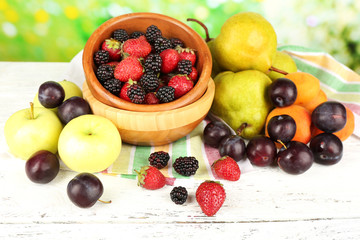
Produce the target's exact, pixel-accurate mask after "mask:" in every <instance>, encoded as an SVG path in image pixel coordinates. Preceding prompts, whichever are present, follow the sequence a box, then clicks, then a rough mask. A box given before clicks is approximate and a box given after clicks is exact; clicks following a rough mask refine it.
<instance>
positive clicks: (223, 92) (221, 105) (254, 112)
mask: <svg viewBox="0 0 360 240" xmlns="http://www.w3.org/2000/svg"><path fill="white" fill-rule="evenodd" d="M214 81H215V96H214V101H213V105H212V106H211V112H212V113H214V114H215V115H217V116H219V117H220V118H222V119H223V120H224V121H225V122H226V123H227V124H229V125H230V127H231V128H233V129H234V130H235V131H237V130H238V129H239V128H244V127H245V128H244V129H242V130H241V133H239V134H240V136H242V137H243V138H246V139H250V138H252V137H254V136H256V135H258V134H260V133H261V131H262V130H263V128H264V125H265V120H266V117H267V115H268V113H269V111H270V110H271V108H272V106H271V103H270V101H269V100H268V96H267V88H268V86H269V85H270V84H271V82H272V81H271V79H270V78H269V77H268V76H267V75H266V74H265V73H263V72H260V71H257V70H245V71H240V72H237V73H234V72H231V71H225V72H221V73H219V74H218V75H217V76H216V77H215V79H214Z"/></svg>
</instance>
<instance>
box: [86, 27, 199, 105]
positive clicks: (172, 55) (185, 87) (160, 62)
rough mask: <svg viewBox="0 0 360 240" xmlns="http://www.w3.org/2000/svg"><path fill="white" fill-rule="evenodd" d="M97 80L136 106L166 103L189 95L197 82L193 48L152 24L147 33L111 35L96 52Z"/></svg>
mask: <svg viewBox="0 0 360 240" xmlns="http://www.w3.org/2000/svg"><path fill="white" fill-rule="evenodd" d="M93 58H94V63H95V65H96V66H97V70H96V77H97V78H98V80H99V82H100V83H101V84H102V86H103V87H104V88H105V89H106V90H108V91H109V92H110V93H112V94H114V95H116V96H117V97H120V98H122V99H124V100H126V101H130V102H133V103H137V104H158V103H167V102H171V101H173V100H175V99H178V98H180V97H181V96H183V95H184V94H186V93H187V92H189V91H190V90H191V89H192V88H193V87H194V84H195V83H196V81H197V79H198V72H197V70H196V67H195V63H196V54H195V50H194V49H189V48H186V47H185V46H184V43H183V41H181V40H180V39H178V38H169V39H168V38H166V37H164V36H163V35H162V32H161V30H160V29H159V28H158V27H157V26H155V25H151V26H149V27H148V28H147V29H146V32H145V33H144V32H138V31H137V32H133V33H131V34H130V35H129V34H128V32H126V30H125V29H118V30H115V31H114V32H113V33H112V38H109V39H106V40H105V41H104V42H103V43H102V44H101V49H100V50H98V51H97V52H95V53H94V56H93Z"/></svg>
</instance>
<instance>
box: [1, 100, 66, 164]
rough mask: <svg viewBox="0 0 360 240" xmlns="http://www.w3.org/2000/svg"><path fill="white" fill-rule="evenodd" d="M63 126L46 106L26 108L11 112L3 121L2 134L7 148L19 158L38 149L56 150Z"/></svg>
mask: <svg viewBox="0 0 360 240" xmlns="http://www.w3.org/2000/svg"><path fill="white" fill-rule="evenodd" d="M62 128H63V125H62V123H61V122H60V120H59V118H58V117H57V115H56V114H55V113H54V112H52V111H50V110H49V109H46V108H33V107H30V108H27V109H23V110H20V111H17V112H15V113H14V114H12V115H11V116H10V117H9V118H8V120H7V121H6V123H5V127H4V135H5V139H6V143H7V145H8V146H9V150H10V152H11V153H12V154H14V156H16V157H19V158H21V159H29V157H30V156H31V155H32V154H34V153H35V152H37V151H39V150H48V151H50V152H52V153H54V154H55V153H56V152H57V147H58V139H59V135H60V132H61V130H62Z"/></svg>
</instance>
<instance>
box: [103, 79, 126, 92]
mask: <svg viewBox="0 0 360 240" xmlns="http://www.w3.org/2000/svg"><path fill="white" fill-rule="evenodd" d="M103 86H104V88H105V89H106V90H108V91H109V92H111V93H112V94H114V95H115V96H119V94H120V90H121V87H122V82H121V81H120V80H119V79H116V78H110V79H108V80H106V81H105V82H104V83H103Z"/></svg>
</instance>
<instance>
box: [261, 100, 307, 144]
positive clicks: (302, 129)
mask: <svg viewBox="0 0 360 240" xmlns="http://www.w3.org/2000/svg"><path fill="white" fill-rule="evenodd" d="M284 114H286V115H289V116H290V117H292V118H293V119H294V121H295V123H296V132H295V136H294V138H293V139H292V141H299V142H302V143H305V144H307V143H308V142H309V141H310V139H311V114H310V112H309V111H308V110H307V109H306V108H304V107H302V106H300V105H296V104H292V105H290V106H287V107H281V108H274V109H273V110H272V111H271V112H270V113H269V114H268V116H267V118H266V123H265V135H266V136H269V134H268V132H267V124H268V122H269V120H270V119H271V118H272V117H274V116H278V115H284ZM278 146H279V145H278Z"/></svg>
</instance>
